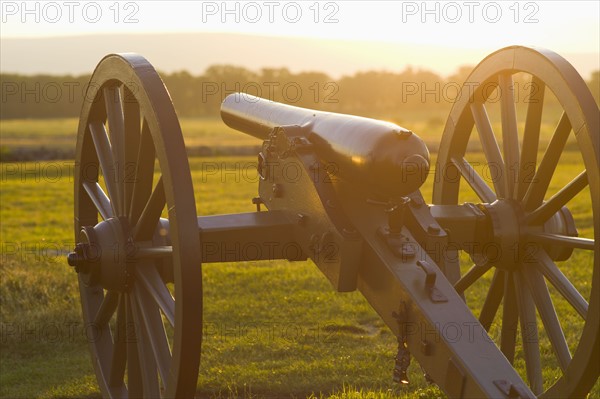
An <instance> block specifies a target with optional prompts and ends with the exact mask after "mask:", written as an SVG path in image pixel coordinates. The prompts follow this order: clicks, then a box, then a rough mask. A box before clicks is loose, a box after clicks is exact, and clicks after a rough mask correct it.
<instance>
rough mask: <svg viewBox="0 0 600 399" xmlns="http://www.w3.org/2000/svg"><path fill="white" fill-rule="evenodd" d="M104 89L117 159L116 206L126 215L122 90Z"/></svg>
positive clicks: (105, 103)
mask: <svg viewBox="0 0 600 399" xmlns="http://www.w3.org/2000/svg"><path fill="white" fill-rule="evenodd" d="M103 91H104V105H105V107H106V119H107V124H108V134H109V135H110V145H111V149H112V153H113V159H114V161H115V173H116V176H115V177H116V186H117V192H118V197H117V198H118V202H117V203H116V208H117V209H118V212H117V215H118V216H124V215H125V204H124V186H123V184H124V182H125V173H124V170H125V121H124V119H123V106H122V100H121V90H120V89H119V88H118V87H117V86H108V87H105V88H104V89H103Z"/></svg>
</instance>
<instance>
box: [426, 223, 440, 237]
mask: <svg viewBox="0 0 600 399" xmlns="http://www.w3.org/2000/svg"><path fill="white" fill-rule="evenodd" d="M427 232H428V233H429V234H433V235H437V234H438V233H439V232H440V228H439V227H438V226H436V225H435V224H433V223H432V224H430V225H429V226H427Z"/></svg>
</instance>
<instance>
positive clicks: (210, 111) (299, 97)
mask: <svg viewBox="0 0 600 399" xmlns="http://www.w3.org/2000/svg"><path fill="white" fill-rule="evenodd" d="M471 70H472V67H466V66H465V67H461V68H459V70H458V71H457V72H456V73H455V74H453V75H452V76H449V77H445V78H444V77H441V76H439V75H437V74H436V73H433V72H431V71H427V70H423V69H414V68H411V67H407V68H406V69H405V70H403V71H401V72H390V71H366V72H357V73H355V74H354V75H351V76H343V77H341V78H340V79H337V80H336V79H333V78H332V77H330V76H329V75H327V74H325V73H322V72H299V73H293V72H291V71H290V70H289V69H287V68H263V69H261V70H260V71H251V70H249V69H246V68H243V67H239V66H233V65H214V66H211V67H209V68H207V69H206V70H205V71H204V73H203V74H201V75H192V74H190V73H189V72H187V71H180V72H174V73H162V74H161V77H162V79H163V81H164V82H165V84H166V86H167V88H168V90H169V92H170V94H171V98H172V99H173V103H174V104H175V108H176V110H177V113H178V114H179V116H182V117H203V116H216V115H218V112H219V107H220V104H221V102H222V100H223V99H224V98H225V97H226V96H227V95H228V94H231V93H234V92H244V93H248V94H251V95H256V96H259V97H263V98H268V99H270V100H274V101H278V102H284V103H287V104H291V105H296V106H300V107H306V108H315V109H320V110H325V111H332V112H342V113H351V114H359V115H364V116H370V117H378V118H388V119H394V118H395V117H396V116H397V115H402V114H403V113H408V112H411V111H415V110H419V111H426V112H428V111H434V110H435V111H441V112H444V113H445V112H447V111H449V109H450V107H451V105H452V103H453V102H454V101H455V99H456V97H457V96H458V95H459V89H460V87H461V85H462V83H463V82H464V81H465V79H466V78H467V77H468V74H469V73H470V71H471ZM89 80H90V75H80V76H71V75H62V76H53V75H19V74H0V84H1V87H2V99H1V105H2V106H1V108H0V118H1V119H14V118H66V117H77V116H78V115H79V110H80V107H81V104H82V101H83V99H84V97H85V95H86V89H87V87H88V84H89ZM587 83H588V86H589V87H590V89H591V91H592V93H593V94H594V97H595V98H596V101H598V99H599V98H600V71H595V72H594V73H593V74H592V76H591V78H590V79H589V81H588V82H587ZM528 85H529V86H530V84H529V81H528V79H525V77H523V78H521V77H519V76H516V77H515V97H516V98H517V100H518V101H521V102H526V101H527V98H528V96H529V93H530V88H529V87H528ZM491 97H492V96H491ZM547 101H548V100H547ZM549 101H553V100H552V99H550V100H549ZM554 101H555V100H554ZM436 114H437V113H436Z"/></svg>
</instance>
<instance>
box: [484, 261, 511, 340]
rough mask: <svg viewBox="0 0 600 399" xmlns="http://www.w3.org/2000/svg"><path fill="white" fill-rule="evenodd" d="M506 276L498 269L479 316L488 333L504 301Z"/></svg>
mask: <svg viewBox="0 0 600 399" xmlns="http://www.w3.org/2000/svg"><path fill="white" fill-rule="evenodd" d="M504 275H505V273H504V272H503V271H502V270H498V269H496V270H495V271H494V276H493V277H492V282H491V284H490V289H489V290H488V293H487V295H486V297H485V302H484V303H483V307H482V308H481V313H480V314H479V322H480V323H481V325H482V326H483V328H485V330H486V331H489V330H490V327H491V326H492V323H493V321H494V318H495V317H496V313H497V312H498V307H499V306H500V302H501V301H502V296H503V295H504Z"/></svg>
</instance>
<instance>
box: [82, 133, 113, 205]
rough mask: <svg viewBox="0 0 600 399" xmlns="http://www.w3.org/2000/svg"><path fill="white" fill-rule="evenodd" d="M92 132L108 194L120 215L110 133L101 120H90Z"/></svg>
mask: <svg viewBox="0 0 600 399" xmlns="http://www.w3.org/2000/svg"><path fill="white" fill-rule="evenodd" d="M89 129H90V133H91V134H92V140H93V142H94V147H95V148H96V154H97V155H98V161H99V162H100V168H101V169H102V174H103V175H104V183H105V184H106V189H107V190H108V196H109V198H110V203H111V207H112V210H113V214H114V215H118V214H119V212H118V209H117V205H116V204H117V203H118V202H119V200H118V198H119V191H118V189H117V175H116V170H115V161H114V159H113V155H112V149H111V147H110V142H109V141H108V134H107V133H106V128H105V127H104V125H103V124H102V123H101V122H90V124H89Z"/></svg>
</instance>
